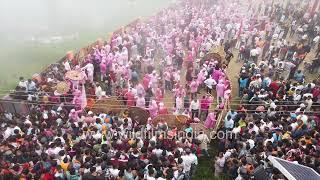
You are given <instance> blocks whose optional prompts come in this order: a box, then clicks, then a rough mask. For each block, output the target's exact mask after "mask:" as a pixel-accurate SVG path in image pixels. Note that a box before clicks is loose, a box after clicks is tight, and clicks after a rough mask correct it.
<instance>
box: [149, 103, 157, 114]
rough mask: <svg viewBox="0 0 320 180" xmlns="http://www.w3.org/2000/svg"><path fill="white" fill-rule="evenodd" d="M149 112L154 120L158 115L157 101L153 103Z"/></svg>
mask: <svg viewBox="0 0 320 180" xmlns="http://www.w3.org/2000/svg"><path fill="white" fill-rule="evenodd" d="M149 112H150V116H151V118H154V117H156V116H157V115H158V105H157V102H156V101H155V100H152V101H151V105H150V106H149Z"/></svg>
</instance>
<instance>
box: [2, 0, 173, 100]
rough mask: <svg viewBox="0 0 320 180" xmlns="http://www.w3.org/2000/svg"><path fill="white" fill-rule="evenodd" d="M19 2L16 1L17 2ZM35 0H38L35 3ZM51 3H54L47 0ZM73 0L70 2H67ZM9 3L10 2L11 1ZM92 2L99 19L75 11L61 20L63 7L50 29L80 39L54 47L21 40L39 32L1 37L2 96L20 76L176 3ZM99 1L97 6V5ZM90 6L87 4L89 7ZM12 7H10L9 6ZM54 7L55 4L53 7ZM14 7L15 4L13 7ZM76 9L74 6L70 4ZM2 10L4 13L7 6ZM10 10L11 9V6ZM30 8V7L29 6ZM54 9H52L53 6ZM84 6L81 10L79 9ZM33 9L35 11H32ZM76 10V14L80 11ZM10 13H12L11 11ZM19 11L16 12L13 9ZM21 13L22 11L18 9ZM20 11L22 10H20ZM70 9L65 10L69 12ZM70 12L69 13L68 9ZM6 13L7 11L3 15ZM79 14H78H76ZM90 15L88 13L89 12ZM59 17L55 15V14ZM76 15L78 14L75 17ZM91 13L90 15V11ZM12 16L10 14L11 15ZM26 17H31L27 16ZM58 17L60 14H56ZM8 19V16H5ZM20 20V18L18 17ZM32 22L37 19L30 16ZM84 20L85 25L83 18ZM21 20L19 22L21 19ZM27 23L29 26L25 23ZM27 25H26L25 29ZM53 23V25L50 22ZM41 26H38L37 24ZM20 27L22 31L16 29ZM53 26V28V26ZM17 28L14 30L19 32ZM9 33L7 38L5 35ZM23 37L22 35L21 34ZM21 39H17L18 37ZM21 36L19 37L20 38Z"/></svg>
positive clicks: (154, 0)
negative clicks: (73, 35) (74, 35)
mask: <svg viewBox="0 0 320 180" xmlns="http://www.w3.org/2000/svg"><path fill="white" fill-rule="evenodd" d="M13 1H16V0H13ZM32 1H34V0H32ZM44 1H48V3H49V1H50V0H44ZM67 1H69V0H67ZM8 2H9V1H8ZM87 2H89V3H90V2H91V5H92V6H93V7H91V8H90V9H88V11H92V12H94V11H95V10H97V11H99V12H97V13H95V16H91V17H90V18H88V17H82V16H81V12H72V13H70V14H65V15H63V17H61V16H62V15H61V12H60V11H62V10H61V7H56V9H58V10H59V11H58V10H57V11H58V12H59V13H60V15H57V18H63V19H61V21H63V23H62V22H60V20H59V19H54V20H53V21H54V23H51V24H53V26H51V27H54V28H53V29H49V30H47V32H56V31H59V34H62V35H64V34H66V35H68V34H70V33H74V32H77V33H78V37H77V38H76V39H72V40H71V39H67V40H64V41H62V42H59V43H53V44H44V43H39V42H30V41H26V40H24V39H23V38H20V37H21V36H22V35H24V36H28V35H29V34H37V32H32V33H31V32H21V31H19V32H17V33H15V32H5V33H1V35H2V36H1V35H0V62H1V66H0V77H1V78H0V90H1V93H0V94H1V95H3V94H4V93H5V92H4V91H5V90H8V89H12V88H14V87H15V85H16V83H17V82H18V78H19V77H20V76H24V77H26V78H27V77H30V76H32V75H33V74H34V73H37V72H41V70H42V69H43V68H44V67H46V66H48V65H49V64H51V63H55V62H56V61H57V60H59V59H60V58H62V57H63V56H64V55H65V53H66V52H67V51H69V50H73V51H77V50H78V49H80V48H82V47H85V46H87V45H89V44H91V43H92V42H94V41H96V40H97V39H98V38H100V37H102V38H106V37H107V35H108V33H110V32H112V31H114V30H116V29H118V28H120V27H121V26H124V25H126V24H128V23H130V22H131V21H133V20H134V19H136V18H138V17H148V16H151V15H153V14H155V13H156V12H158V11H159V10H160V9H162V8H164V7H167V6H169V5H170V3H171V2H172V0H135V4H130V2H132V0H112V1H99V0H93V1H87ZM87 2H82V4H81V8H83V7H85V6H86V5H87V4H89V3H87ZM95 2H97V4H95ZM85 3H87V4H85ZM9 5H10V4H9ZM49 5H50V6H51V5H52V4H49ZM12 6H14V5H12ZM69 6H70V7H72V6H73V5H69ZM2 8H3V9H1V8H0V11H1V10H6V9H4V8H5V7H2ZM9 8H10V7H9ZM27 8H28V7H27ZM49 8H51V7H49ZM79 9H80V7H78V10H79ZM30 10H31V9H30ZM78 10H75V11H78ZM7 11H9V10H7ZM12 11H13V13H14V12H15V11H14V9H13V10H12ZM17 11H18V10H17ZM19 11H20V10H19ZM65 11H66V10H64V12H65ZM67 11H69V10H67ZM2 13H3V12H2ZM76 13H77V14H76ZM87 13H88V12H87ZM37 14H38V15H39V16H41V15H42V14H43V12H37ZM53 14H55V12H53ZM74 14H76V15H74ZM89 14H90V12H89ZM1 15H3V14H1V13H0V22H1ZM8 15H10V13H8ZM72 15H73V16H75V17H76V18H77V20H78V22H74V19H75V17H72V18H73V19H72V18H71V20H72V22H68V18H69V17H68V16H72ZM98 15H99V17H97V19H98V20H96V22H92V21H94V20H95V19H94V18H95V17H96V16H98ZM25 16H28V14H26V15H25ZM52 16H54V17H53V18H55V16H56V15H52ZM3 17H5V16H3ZM17 18H18V17H17ZM17 18H16V19H15V21H16V22H14V23H17V24H18V25H15V26H14V27H15V29H19V23H20V24H21V28H24V26H26V24H28V27H29V26H33V24H30V23H29V22H28V23H25V22H23V20H21V22H19V21H17ZM19 18H20V17H19ZM30 18H31V19H32V18H33V17H30ZM81 18H83V22H81V21H82V19H81ZM18 20H19V19H18ZM24 23H25V24H24ZM22 24H23V26H22ZM48 24H50V23H48ZM34 25H35V26H37V24H34ZM54 25H61V26H63V27H62V28H61V27H55V26H54ZM16 27H18V28H16ZM49 27H50V26H49ZM15 29H13V30H12V31H15ZM3 34H5V35H3ZM21 34H22V35H21ZM51 34H53V33H48V34H45V33H43V32H42V34H41V36H45V37H46V36H49V37H50V36H51ZM16 37H17V38H16ZM18 37H19V38H18Z"/></svg>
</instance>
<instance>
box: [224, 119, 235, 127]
mask: <svg viewBox="0 0 320 180" xmlns="http://www.w3.org/2000/svg"><path fill="white" fill-rule="evenodd" d="M233 126H234V121H233V119H232V118H231V116H230V115H228V116H227V117H226V118H225V120H224V128H225V129H227V130H232V129H233Z"/></svg>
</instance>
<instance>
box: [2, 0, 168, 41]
mask: <svg viewBox="0 0 320 180" xmlns="http://www.w3.org/2000/svg"><path fill="white" fill-rule="evenodd" d="M133 1H136V2H137V3H136V4H139V3H140V4H139V5H140V7H137V6H135V5H132V4H130V2H133ZM163 1H168V0H163ZM141 2H143V3H148V4H152V3H153V2H158V3H159V0H148V1H146V0H0V24H1V28H0V34H1V35H2V36H3V35H6V36H15V37H17V36H18V35H22V36H23V37H24V36H29V35H30V34H34V35H37V34H48V32H50V33H53V34H54V33H62V32H63V33H71V32H75V31H77V30H79V29H84V28H85V29H98V28H101V27H105V26H106V24H107V23H109V22H110V21H112V20H114V19H115V18H117V19H119V21H121V19H123V18H127V17H126V16H128V15H130V14H136V12H139V11H140V14H143V12H144V11H148V9H144V7H143V6H141ZM160 2H161V1H160ZM155 4H156V3H155ZM115 16H116V17H115Z"/></svg>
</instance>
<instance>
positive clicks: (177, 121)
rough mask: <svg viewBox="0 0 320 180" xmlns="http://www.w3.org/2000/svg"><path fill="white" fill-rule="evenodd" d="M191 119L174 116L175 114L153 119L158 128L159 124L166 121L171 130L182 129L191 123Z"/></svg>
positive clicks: (183, 116)
mask: <svg viewBox="0 0 320 180" xmlns="http://www.w3.org/2000/svg"><path fill="white" fill-rule="evenodd" d="M189 119H190V118H189V117H188V116H185V115H173V114H161V115H158V116H156V117H155V118H154V119H153V123H154V125H155V126H156V125H157V124H158V123H159V122H161V121H165V122H166V123H167V125H168V127H170V128H175V127H177V129H182V128H183V127H185V125H186V124H187V122H188V121H189Z"/></svg>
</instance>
